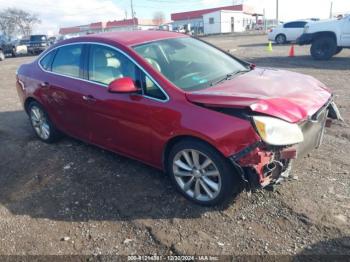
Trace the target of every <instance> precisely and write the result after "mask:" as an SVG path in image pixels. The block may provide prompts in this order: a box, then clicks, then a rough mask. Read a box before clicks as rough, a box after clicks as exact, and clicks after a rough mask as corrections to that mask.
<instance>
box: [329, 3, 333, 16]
mask: <svg viewBox="0 0 350 262" xmlns="http://www.w3.org/2000/svg"><path fill="white" fill-rule="evenodd" d="M332 18H333V1H331V10H330V11H329V19H332Z"/></svg>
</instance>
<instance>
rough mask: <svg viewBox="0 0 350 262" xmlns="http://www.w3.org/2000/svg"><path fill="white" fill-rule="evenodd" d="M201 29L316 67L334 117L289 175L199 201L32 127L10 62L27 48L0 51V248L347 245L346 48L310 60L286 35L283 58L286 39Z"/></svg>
mask: <svg viewBox="0 0 350 262" xmlns="http://www.w3.org/2000/svg"><path fill="white" fill-rule="evenodd" d="M205 40H206V41H209V42H211V43H213V44H215V45H217V46H219V47H222V48H224V49H226V50H230V52H232V53H233V54H235V55H237V56H238V57H240V58H243V59H245V60H248V61H251V62H254V63H256V64H257V65H258V66H264V67H277V68H284V69H287V70H292V71H296V72H301V73H305V74H309V75H312V76H314V77H316V78H318V79H319V80H321V81H323V82H324V83H326V84H327V85H328V86H329V87H331V88H332V89H333V90H334V92H335V95H336V101H337V104H338V105H339V107H340V110H341V113H342V115H343V117H344V119H345V122H344V123H334V125H333V126H332V127H331V128H330V129H327V132H326V135H325V139H324V144H323V145H322V147H321V148H320V149H319V150H317V151H314V152H312V153H311V154H310V155H309V156H308V157H306V158H304V159H298V160H297V161H295V163H294V170H293V174H294V176H295V177H296V179H294V180H293V181H289V182H288V183H284V184H283V185H281V186H279V187H278V188H277V189H276V190H275V191H274V192H270V191H266V190H262V191H259V192H257V193H255V194H253V195H251V196H249V195H247V194H246V193H242V194H241V195H240V196H238V198H237V199H236V200H235V202H234V203H233V204H232V205H231V206H229V207H228V208H227V207H226V208H223V207H218V208H203V207H198V206H195V205H193V204H191V203H190V202H188V201H186V200H184V199H183V198H182V197H181V196H180V195H179V194H178V193H176V192H175V191H174V190H173V189H172V187H171V184H170V180H169V179H168V178H167V177H166V176H164V175H163V174H162V173H161V172H159V171H157V170H155V169H153V168H151V167H148V166H146V165H143V164H141V163H139V162H136V161H133V160H130V159H127V158H124V157H122V156H118V155H115V154H112V153H109V152H106V151H104V150H101V149H99V148H97V147H94V146H90V145H87V144H84V143H82V142H80V141H77V140H74V139H71V138H68V137H66V138H64V139H62V140H61V141H60V142H58V143H57V144H55V145H47V144H44V143H42V142H40V141H39V140H38V139H36V138H35V135H34V133H33V131H32V130H31V127H30V125H29V121H28V120H27V116H26V115H25V113H24V112H23V110H22V108H21V104H20V103H19V100H18V97H17V93H16V90H15V71H16V68H17V67H18V66H19V65H20V64H21V63H25V62H27V61H31V60H32V59H33V57H18V58H8V59H6V60H5V61H3V62H0V69H1V70H0V79H1V82H0V255H11V254H12V255H13V254H16V255H26V254H32V255H58V254H65V255H72V254H85V255H92V254H94V255H96V254H104V255H115V254H124V255H131V254H138V255H141V254H178V255H181V254H182V255H186V254H187V255H189V254H190V255H194V254H197V255H203V254H206V255H224V254H226V255H256V254H274V255H298V254H318V255H320V254H321V255H322V254H328V255H329V254H335V255H339V254H347V255H348V256H350V175H349V170H350V155H349V151H350V130H349V124H350V123H349V121H350V103H349V102H350V90H349V80H350V50H344V51H343V52H342V53H340V54H339V55H337V56H336V57H334V58H333V59H332V60H331V61H327V62H320V61H314V60H312V58H311V57H310V56H309V52H308V49H309V47H299V46H296V47H295V52H296V57H294V58H290V57H288V52H289V48H290V46H289V45H285V46H273V49H274V50H273V52H268V51H266V36H249V37H247V36H246V37H243V36H240V37H232V36H225V37H223V36H221V37H210V38H209V37H208V38H205ZM348 259H350V258H349V257H348Z"/></svg>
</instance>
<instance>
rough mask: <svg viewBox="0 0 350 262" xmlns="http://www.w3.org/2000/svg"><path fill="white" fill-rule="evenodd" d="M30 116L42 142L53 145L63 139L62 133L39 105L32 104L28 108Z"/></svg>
mask: <svg viewBox="0 0 350 262" xmlns="http://www.w3.org/2000/svg"><path fill="white" fill-rule="evenodd" d="M28 114H29V119H30V123H31V125H32V127H33V129H34V132H35V134H36V135H37V137H38V138H39V139H40V140H42V141H44V142H45V143H53V142H56V141H57V140H58V139H59V138H60V137H61V134H60V132H59V131H58V130H57V129H56V128H55V126H54V125H53V123H52V122H51V120H50V118H49V116H48V114H47V113H46V111H45V110H44V108H43V107H42V106H41V105H40V104H39V103H37V102H35V101H33V102H31V103H30V104H29V106H28Z"/></svg>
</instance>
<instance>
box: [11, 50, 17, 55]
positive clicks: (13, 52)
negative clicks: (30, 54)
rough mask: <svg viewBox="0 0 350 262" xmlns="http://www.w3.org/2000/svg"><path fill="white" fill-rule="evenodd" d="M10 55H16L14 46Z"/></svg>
mask: <svg viewBox="0 0 350 262" xmlns="http://www.w3.org/2000/svg"><path fill="white" fill-rule="evenodd" d="M11 55H12V57H16V56H17V54H16V48H13V49H12V53H11Z"/></svg>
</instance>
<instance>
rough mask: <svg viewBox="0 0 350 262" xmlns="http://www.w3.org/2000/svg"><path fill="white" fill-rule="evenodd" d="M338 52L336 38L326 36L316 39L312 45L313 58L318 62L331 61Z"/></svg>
mask: <svg viewBox="0 0 350 262" xmlns="http://www.w3.org/2000/svg"><path fill="white" fill-rule="evenodd" d="M336 51H337V43H336V41H335V40H334V38H332V37H329V36H325V37H319V38H316V39H315V40H314V41H313V42H312V45H311V49H310V52H311V56H312V57H313V58H314V59H316V60H329V59H330V58H331V57H332V56H333V55H334V54H335V53H336Z"/></svg>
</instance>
